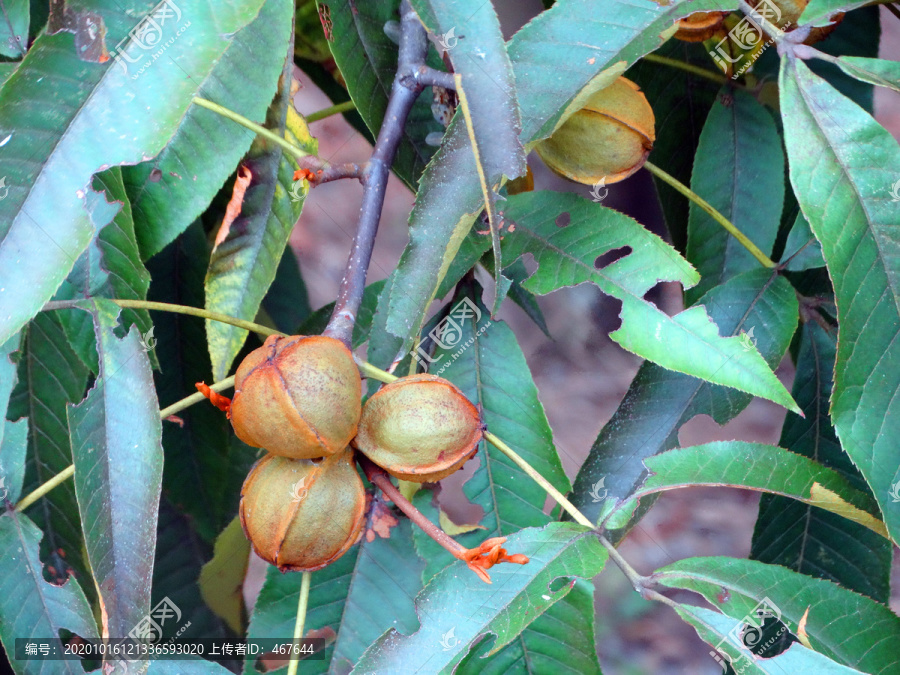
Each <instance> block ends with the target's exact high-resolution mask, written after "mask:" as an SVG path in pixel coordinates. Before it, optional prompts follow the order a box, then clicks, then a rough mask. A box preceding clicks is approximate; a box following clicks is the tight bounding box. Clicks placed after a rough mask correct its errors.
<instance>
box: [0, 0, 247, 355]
mask: <svg viewBox="0 0 900 675" xmlns="http://www.w3.org/2000/svg"><path fill="white" fill-rule="evenodd" d="M261 5H262V0H239V2H236V3H230V4H227V5H221V4H219V3H211V2H200V3H194V4H192V6H191V10H190V18H189V19H188V17H186V16H185V17H183V20H182V22H181V23H179V24H178V26H181V28H178V27H176V25H175V24H176V23H177V22H176V20H175V19H174V18H171V17H170V19H169V23H170V24H171V30H170V29H169V27H168V26H167V27H166V29H165V31H164V34H163V36H162V37H161V38H160V39H162V40H168V39H170V35H169V34H170V33H172V34H174V33H175V32H176V31H177V30H182V29H183V30H184V31H188V30H189V31H190V36H189V37H183V36H181V37H182V38H183V39H175V41H174V42H173V43H172V44H171V46H169V47H168V49H167V50H166V54H165V58H161V59H158V60H155V61H152V62H151V63H150V64H149V65H148V66H147V68H146V71H144V72H143V73H138V72H133V71H134V69H135V68H134V65H133V64H132V66H131V70H129V71H128V72H126V71H125V69H124V68H122V67H120V66H119V65H118V63H117V62H119V61H120V59H115V60H112V59H111V60H110V62H109V63H106V64H98V63H92V62H87V61H82V60H81V59H80V58H79V55H78V54H77V52H76V49H75V44H74V36H73V35H72V34H71V33H67V32H60V33H56V34H54V35H50V34H47V33H44V34H42V35H40V36H39V37H38V38H37V39H36V40H35V42H34V44H33V45H32V47H31V49H30V50H29V52H28V55H27V56H26V57H25V59H24V60H23V62H22V64H21V65H20V66H19V68H18V69H17V70H16V72H15V74H14V75H13V76H12V77H11V78H10V79H9V80H8V81H7V82H6V84H5V85H4V86H3V88H2V89H0V128H2V129H5V130H7V131H6V132H7V133H9V134H11V137H10V138H9V139H8V140H7V142H6V143H5V145H4V146H3V147H2V148H0V162H2V163H3V164H4V165H5V166H6V165H8V166H9V173H8V175H7V186H8V187H9V194H8V196H7V197H6V198H5V199H4V200H3V201H2V202H0V223H2V225H0V237H2V243H0V288H2V289H3V291H2V292H0V315H3V316H4V317H5V320H4V322H3V326H2V328H0V342H5V341H6V340H7V339H8V338H9V336H10V335H12V334H13V333H15V332H16V331H17V330H18V329H19V328H20V327H21V326H23V325H24V324H25V322H26V321H27V320H28V319H29V318H31V317H32V316H34V314H35V313H36V312H37V311H38V310H39V309H40V307H41V306H42V305H43V304H44V303H45V302H46V301H47V300H49V299H50V297H51V296H52V295H53V292H54V291H55V290H56V289H57V287H58V286H59V284H60V283H61V282H62V281H63V279H65V277H66V275H67V274H68V273H69V271H70V270H71V269H72V267H73V266H74V264H75V261H76V259H77V258H78V256H80V255H81V253H82V252H83V251H84V249H85V248H86V247H87V245H88V243H89V241H90V239H91V236H92V234H93V231H94V227H93V226H92V224H91V220H90V215H89V213H88V211H87V210H86V209H85V199H86V196H87V193H89V192H90V191H91V190H90V185H91V176H92V175H93V174H94V173H95V172H97V171H98V170H100V169H101V168H106V167H110V166H117V165H120V164H128V163H137V162H139V161H142V160H144V159H145V158H149V157H152V156H154V155H156V154H157V153H158V152H159V151H160V150H162V148H163V146H165V144H166V142H167V141H168V140H169V139H170V138H171V137H172V135H173V134H174V133H175V131H176V129H177V128H178V126H179V124H180V122H181V119H182V117H183V116H184V114H185V112H186V111H187V109H188V107H189V106H190V103H191V99H192V98H193V96H194V95H195V94H196V93H197V90H198V82H203V80H204V79H205V76H206V75H207V74H208V73H209V71H210V70H211V69H212V67H213V66H214V65H215V63H216V62H217V61H218V59H219V58H220V57H221V55H222V53H223V52H224V51H225V49H227V47H228V46H229V44H230V43H231V39H232V37H233V35H234V33H236V32H237V31H238V30H240V29H241V28H243V27H244V26H245V25H246V24H247V23H249V22H250V21H251V20H252V19H253V18H254V17H255V16H256V14H257V13H258V11H259V8H260V6H261ZM152 7H153V5H151V4H150V3H148V2H146V1H143V0H142V1H138V0H129V1H125V2H120V3H118V4H116V5H114V6H110V7H106V8H105V9H104V13H103V20H104V22H105V26H106V28H107V31H108V32H107V36H106V37H107V40H108V44H118V43H119V42H120V41H123V40H124V39H125V38H126V37H127V36H128V33H129V31H131V30H132V29H133V28H134V27H135V24H136V23H138V22H139V21H142V20H143V19H144V16H145V14H146V12H147V11H148V10H150V9H152ZM186 22H190V24H191V26H190V27H184V26H183V24H184V23H186ZM172 37H175V36H174V35H172ZM122 44H123V46H125V43H124V42H123V43H122ZM123 54H124V55H123V59H125V58H138V57H139V56H140V57H141V58H143V57H144V56H149V55H148V54H147V52H145V51H143V50H142V49H141V47H140V45H139V44H137V43H135V42H133V41H132V42H129V43H128V46H125V51H124V52H123ZM122 62H123V63H124V60H123V61H122ZM133 77H138V79H137V80H135V79H132V78H133ZM26 102H27V104H26ZM111 110H115V115H110V113H109V111H111ZM147 120H153V123H152V124H148V123H147ZM102 224H105V223H102Z"/></svg>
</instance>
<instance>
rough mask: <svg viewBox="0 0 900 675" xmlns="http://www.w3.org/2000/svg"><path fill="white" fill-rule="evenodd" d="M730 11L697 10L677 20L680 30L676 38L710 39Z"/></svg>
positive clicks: (694, 40)
mask: <svg viewBox="0 0 900 675" xmlns="http://www.w3.org/2000/svg"><path fill="white" fill-rule="evenodd" d="M728 14H729V12H697V13H696V14H691V15H690V16H687V17H685V18H683V19H681V20H680V21H676V22H675V24H676V25H677V26H678V31H676V33H675V38H676V39H677V40H681V41H682V42H703V41H704V40H708V39H709V38H711V37H712V36H713V35H715V34H716V31H717V30H719V27H720V26H721V25H722V22H723V21H724V20H725V17H726V16H728Z"/></svg>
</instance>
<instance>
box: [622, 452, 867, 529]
mask: <svg viewBox="0 0 900 675" xmlns="http://www.w3.org/2000/svg"><path fill="white" fill-rule="evenodd" d="M644 464H645V465H646V466H647V469H648V471H649V472H650V475H649V477H648V478H647V480H646V481H644V483H643V484H642V485H641V486H640V487H638V488H637V490H635V492H634V494H633V495H632V497H631V498H630V499H629V500H628V501H627V502H626V503H625V504H623V505H621V506H618V507H617V508H616V509H615V511H613V512H612V513H611V514H610V515H609V517H608V520H606V521H605V525H606V527H608V528H610V529H619V528H621V527H624V526H625V525H626V524H627V523H628V521H629V520H630V519H631V516H632V513H633V511H634V509H635V508H636V507H637V500H639V499H640V498H641V497H643V496H645V495H649V494H653V493H655V492H662V491H664V490H671V489H674V488H682V487H690V486H693V485H713V486H715V485H721V486H727V487H743V488H749V489H751V490H761V491H763V492H771V493H774V494H778V495H782V496H785V497H790V498H791V499H794V500H799V501H802V502H805V503H807V504H817V505H820V506H821V507H822V508H827V509H828V510H832V511H834V510H840V511H843V509H844V507H846V504H850V505H851V506H853V507H855V509H858V510H860V511H864V513H857V514H855V516H854V517H856V518H858V519H860V520H864V521H865V522H867V523H868V524H869V525H870V526H871V527H875V528H878V529H880V530H881V531H882V532H883V526H881V525H882V524H881V523H880V521H877V520H876V519H877V516H876V517H874V518H873V517H872V515H871V514H873V513H877V512H878V508H877V506H876V505H875V502H874V500H873V499H872V497H871V496H870V495H868V494H866V493H864V492H861V491H859V490H857V489H855V488H853V487H851V485H850V484H849V482H848V481H847V480H846V479H844V478H843V477H842V476H841V475H840V474H839V473H838V472H837V471H834V470H833V469H829V468H826V467H824V466H822V465H821V464H817V463H816V462H814V461H812V460H810V459H808V458H806V457H804V456H802V455H798V454H794V453H792V452H789V451H787V450H785V449H783V448H779V447H777V446H772V445H763V444H761V443H746V442H744V441H719V442H715V443H706V444H704V445H695V446H692V447H688V448H677V449H674V450H669V451H667V452H664V453H662V454H659V455H656V456H654V457H650V458H648V459H647V460H645V461H644ZM816 486H819V487H823V488H825V489H826V490H828V491H829V492H832V493H834V494H835V495H837V496H838V497H840V499H841V500H843V502H845V503H846V504H845V503H842V502H838V501H836V500H835V501H832V500H831V499H830V498H825V499H823V497H822V496H821V493H817V492H816V490H817V487H816ZM879 526H881V527H879Z"/></svg>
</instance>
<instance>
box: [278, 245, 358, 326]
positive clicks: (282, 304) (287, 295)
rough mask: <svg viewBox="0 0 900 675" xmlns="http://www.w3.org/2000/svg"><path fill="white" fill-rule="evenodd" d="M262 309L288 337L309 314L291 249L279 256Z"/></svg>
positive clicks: (300, 276)
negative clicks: (273, 277) (279, 260)
mask: <svg viewBox="0 0 900 675" xmlns="http://www.w3.org/2000/svg"><path fill="white" fill-rule="evenodd" d="M262 309H263V310H265V313H266V314H268V316H269V318H270V319H272V322H273V323H274V324H275V327H276V328H277V329H278V330H280V331H281V332H282V333H287V334H288V335H293V334H295V333H296V330H297V326H299V325H300V323H301V322H302V321H303V320H305V319H306V318H307V317H308V316H309V315H310V314H312V308H311V307H310V306H309V294H308V293H307V292H306V283H305V282H304V281H303V276H302V275H301V274H300V265H299V263H298V262H297V256H296V254H295V253H294V251H293V250H292V249H291V247H290V246H288V247H286V248H285V249H284V253H282V254H281V262H279V263H278V269H277V270H276V271H275V279H274V281H272V285H271V286H269V291H268V293H266V297H264V298H263V301H262ZM357 321H359V317H357Z"/></svg>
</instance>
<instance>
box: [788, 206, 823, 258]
mask: <svg viewBox="0 0 900 675" xmlns="http://www.w3.org/2000/svg"><path fill="white" fill-rule="evenodd" d="M781 260H782V262H787V265H786V267H785V269H787V270H789V271H791V272H802V271H803V270H808V269H815V268H817V267H825V261H824V260H823V259H822V245H821V244H820V243H819V241H818V240H817V239H816V237H815V235H814V234H813V233H812V230H811V229H809V221H808V220H807V219H806V216H804V215H803V212H802V211H801V212H800V213H798V214H797V219H796V220H795V221H794V226H793V227H792V228H791V231H790V232H789V233H788V238H787V242H786V243H785V245H784V254H783V255H782V256H781Z"/></svg>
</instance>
